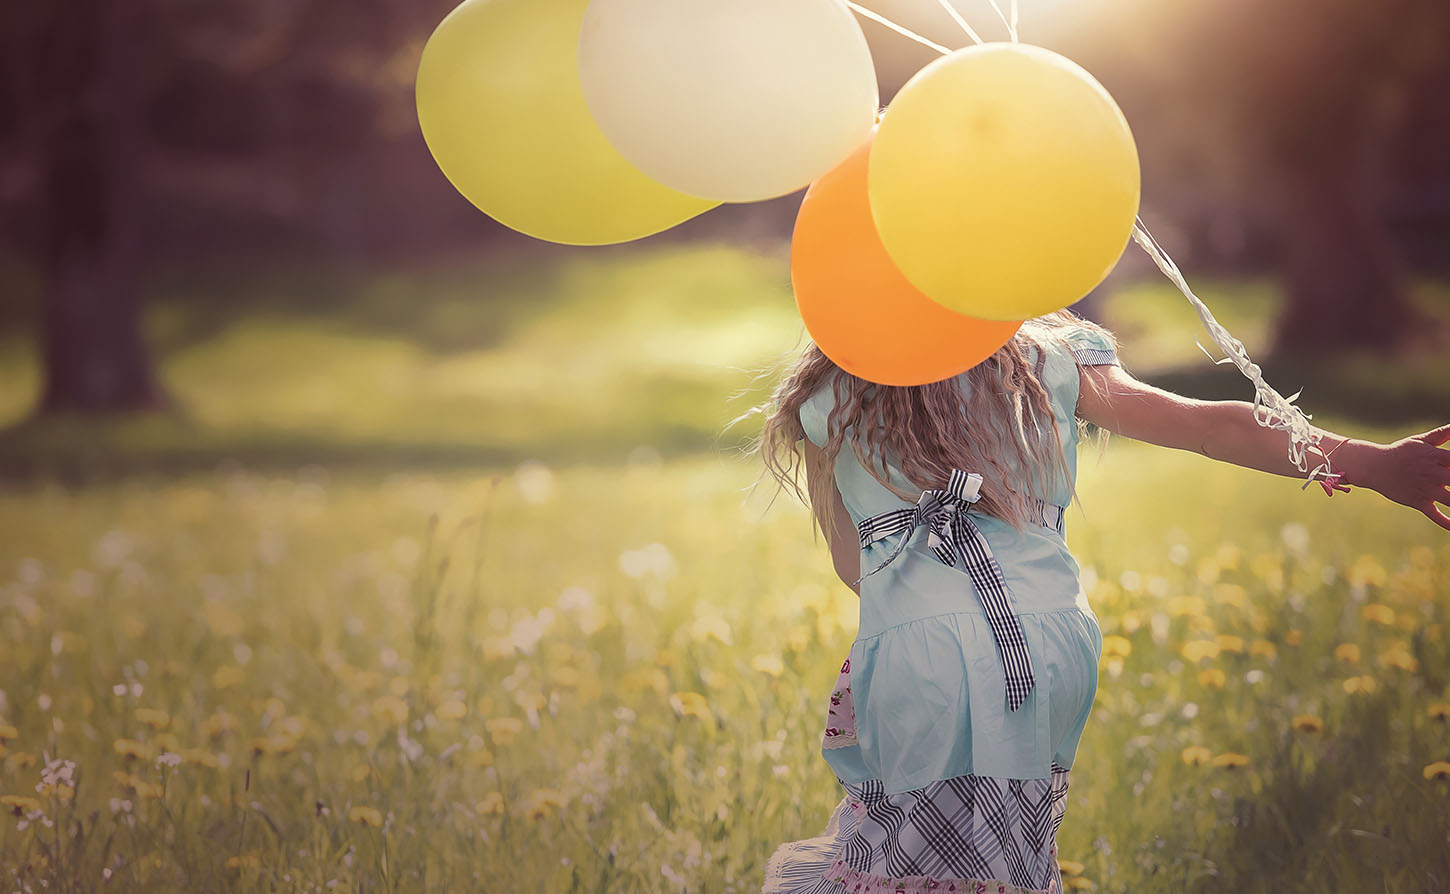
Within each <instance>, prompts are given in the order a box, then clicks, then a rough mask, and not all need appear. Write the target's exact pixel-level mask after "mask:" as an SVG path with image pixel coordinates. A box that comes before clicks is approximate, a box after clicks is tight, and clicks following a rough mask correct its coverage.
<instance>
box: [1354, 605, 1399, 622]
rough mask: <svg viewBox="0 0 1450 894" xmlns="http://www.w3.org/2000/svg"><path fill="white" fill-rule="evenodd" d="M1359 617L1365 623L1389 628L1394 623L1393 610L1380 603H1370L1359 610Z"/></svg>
mask: <svg viewBox="0 0 1450 894" xmlns="http://www.w3.org/2000/svg"><path fill="white" fill-rule="evenodd" d="M1359 616H1360V617H1361V618H1364V619H1365V620H1366V621H1373V622H1374V623H1376V624H1383V625H1384V626H1386V627H1389V626H1391V625H1393V624H1394V623H1395V610H1394V609H1392V608H1390V607H1389V606H1388V605H1385V604H1384V603H1382V602H1371V603H1370V604H1368V605H1366V606H1364V607H1363V608H1361V609H1360V610H1359Z"/></svg>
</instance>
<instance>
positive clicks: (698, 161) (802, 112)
mask: <svg viewBox="0 0 1450 894" xmlns="http://www.w3.org/2000/svg"><path fill="white" fill-rule="evenodd" d="M536 2H537V0H536ZM579 75H580V78H581V80H582V82H583V85H584V98H585V100H586V101H587V102H588V104H589V110H590V111H591V112H593V113H594V118H595V120H596V121H598V122H599V127H600V128H601V129H602V130H603V131H604V134H605V136H607V137H608V138H609V140H610V142H612V143H613V144H614V145H615V146H616V147H617V148H618V149H619V151H620V152H621V153H622V154H623V155H624V157H625V158H627V159H629V160H630V161H631V162H633V163H634V164H635V165H636V166H637V167H638V168H639V169H640V170H641V171H644V172H645V173H646V174H648V175H650V176H651V177H653V178H655V179H656V180H658V181H659V182H661V183H664V184H667V185H669V186H672V187H674V188H675V189H678V190H680V191H681V192H685V193H689V194H690V195H696V196H704V197H705V198H709V199H716V200H718V201H722V202H754V201H758V200H761V199H769V198H774V197H776V196H782V195H785V194H786V193H790V192H794V191H796V190H798V189H803V188H805V187H806V186H807V185H809V184H810V182H811V181H812V180H814V179H815V178H817V177H819V176H821V175H822V174H824V173H826V172H827V171H829V170H830V169H831V168H833V167H835V166H836V165H837V164H839V163H840V161H841V160H842V159H843V158H845V157H846V156H847V155H850V154H851V150H853V149H854V148H856V146H858V145H859V144H860V143H861V141H862V140H864V139H865V138H866V134H867V133H868V132H870V130H871V127H872V125H873V123H874V122H875V118H876V111H877V104H878V102H879V94H878V93H877V89H876V70H875V67H874V66H873V64H872V61H871V53H870V50H869V49H868V48H867V46H866V38H865V37H864V36H863V35H862V34H861V28H860V26H859V25H857V24H856V20H855V18H853V17H852V15H851V13H850V11H849V10H848V9H847V8H846V6H845V4H843V3H842V2H841V0H788V2H787V0H593V2H592V3H590V4H589V10H588V12H587V13H586V14H585V16H584V24H583V27H582V29H581V30H580V34H579Z"/></svg>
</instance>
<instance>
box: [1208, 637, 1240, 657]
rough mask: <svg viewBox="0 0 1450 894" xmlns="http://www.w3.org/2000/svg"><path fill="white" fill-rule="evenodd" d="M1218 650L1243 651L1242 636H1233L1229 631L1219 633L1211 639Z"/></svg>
mask: <svg viewBox="0 0 1450 894" xmlns="http://www.w3.org/2000/svg"><path fill="white" fill-rule="evenodd" d="M1213 642H1214V645H1216V646H1218V650H1219V651H1220V652H1235V653H1242V652H1243V651H1244V638H1243V637H1241V636H1234V635H1233V634H1231V633H1221V634H1219V635H1218V636H1217V637H1215V638H1214V640H1213Z"/></svg>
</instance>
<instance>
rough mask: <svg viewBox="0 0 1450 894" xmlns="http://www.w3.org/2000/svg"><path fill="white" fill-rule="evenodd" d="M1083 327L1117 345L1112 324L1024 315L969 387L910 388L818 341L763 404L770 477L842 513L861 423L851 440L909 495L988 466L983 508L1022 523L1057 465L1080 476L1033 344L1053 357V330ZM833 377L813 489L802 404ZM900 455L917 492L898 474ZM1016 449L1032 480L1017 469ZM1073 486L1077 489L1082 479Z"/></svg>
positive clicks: (874, 468)
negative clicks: (845, 470)
mask: <svg viewBox="0 0 1450 894" xmlns="http://www.w3.org/2000/svg"><path fill="white" fill-rule="evenodd" d="M1074 328H1075V329H1087V330H1090V331H1092V332H1095V333H1097V334H1099V335H1101V336H1102V337H1104V338H1105V339H1106V340H1107V342H1108V343H1109V344H1111V345H1113V346H1114V348H1115V349H1116V340H1115V339H1114V338H1113V335H1112V333H1110V332H1109V331H1108V330H1107V329H1105V328H1103V327H1102V326H1099V325H1097V324H1096V323H1093V322H1091V321H1089V320H1085V319H1083V318H1081V317H1079V316H1077V315H1076V314H1074V313H1072V312H1071V311H1068V310H1060V311H1057V312H1055V313H1051V314H1047V315H1045V316H1041V317H1034V318H1033V319H1030V320H1028V321H1026V322H1025V323H1023V325H1022V328H1021V329H1019V330H1018V332H1017V334H1015V335H1014V336H1013V337H1012V338H1011V340H1009V341H1008V342H1007V344H1005V345H1004V346H1003V347H1001V348H1000V349H998V350H997V352H996V353H994V354H992V355H991V356H990V357H988V358H987V359H986V360H984V361H982V362H981V363H979V364H977V365H976V366H974V367H972V368H971V369H970V370H968V371H967V372H966V373H964V375H965V377H966V381H967V387H966V388H965V389H963V388H962V387H961V386H960V385H959V384H958V382H957V381H956V380H955V379H946V380H943V381H940V382H933V383H931V384H929V385H913V386H908V387H897V386H889V385H877V384H875V383H873V382H869V381H867V380H865V379H861V378H858V377H856V376H854V375H851V374H850V373H848V372H846V371H845V370H843V369H841V368H840V367H838V366H837V365H836V364H835V363H833V362H832V361H831V360H830V358H828V357H826V355H825V354H824V353H822V352H821V350H820V349H819V348H818V347H816V346H815V344H814V343H808V344H807V345H806V347H805V350H804V351H803V352H802V353H801V354H800V356H799V357H798V358H797V359H796V361H795V363H794V365H793V366H792V367H791V368H790V369H789V371H788V372H787V373H786V375H785V376H784V378H783V379H782V380H781V382H780V384H779V385H778V386H777V387H776V389H775V391H774V393H773V394H772V396H771V398H770V400H769V401H768V402H767V403H766V405H765V406H763V407H760V408H758V409H757V412H759V413H761V414H763V415H765V417H766V419H765V424H764V428H763V430H762V431H761V434H760V437H759V439H758V441H757V442H756V443H755V446H754V452H758V453H759V454H760V457H761V459H762V460H763V461H764V463H765V472H763V473H762V477H763V475H764V474H766V473H768V474H770V475H771V476H772V477H774V478H775V480H776V481H777V482H778V483H779V484H780V486H781V487H783V488H789V489H790V490H791V491H793V492H794V493H795V495H796V496H797V497H798V498H800V499H801V500H803V501H806V502H808V503H809V505H810V506H811V507H813V508H814V509H815V513H814V514H815V516H816V520H817V522H818V523H819V522H820V520H821V519H822V518H830V517H831V515H830V512H829V510H828V509H827V508H826V507H829V506H830V505H831V488H832V487H833V480H832V470H833V469H834V468H835V462H836V457H837V455H838V454H839V453H840V450H841V448H842V446H844V444H845V443H846V431H847V430H848V429H849V430H851V431H852V432H853V434H854V436H853V437H852V438H851V439H850V446H851V450H852V451H853V452H854V453H855V455H856V458H857V460H859V461H860V463H861V465H862V467H863V468H865V469H866V470H867V471H869V472H870V473H871V475H872V476H873V477H875V478H876V480H877V481H880V482H881V483H882V485H884V486H885V487H886V488H887V489H889V490H890V491H891V492H892V493H894V494H896V495H897V496H899V497H901V498H902V499H903V500H906V501H908V502H912V503H914V502H916V500H917V498H918V497H919V496H920V493H921V491H922V490H927V489H930V488H937V487H942V486H944V485H945V484H946V481H947V479H948V477H949V476H950V474H951V470H952V469H962V470H964V471H968V472H979V473H981V475H982V477H983V479H984V480H983V482H982V497H981V500H980V501H979V502H978V503H977V504H976V505H977V508H979V509H980V510H981V511H983V512H985V513H987V514H988V515H993V516H996V517H998V518H1001V519H1003V520H1005V521H1008V522H1010V523H1011V524H1013V525H1014V526H1016V527H1018V528H1021V527H1022V526H1023V525H1024V524H1026V523H1027V521H1028V520H1029V519H1030V518H1031V517H1032V513H1033V511H1034V509H1035V506H1034V505H1033V502H1034V500H1037V499H1043V500H1046V499H1047V498H1048V494H1049V492H1050V488H1051V486H1052V483H1051V477H1052V472H1053V471H1054V470H1056V471H1058V472H1060V473H1061V480H1063V481H1065V482H1068V483H1069V485H1071V484H1072V479H1071V476H1070V475H1069V474H1068V471H1067V461H1066V457H1065V455H1064V452H1063V444H1064V441H1063V438H1062V433H1061V432H1060V431H1058V426H1057V417H1056V414H1055V413H1054V412H1053V410H1052V403H1051V401H1050V399H1049V396H1048V393H1047V388H1046V386H1045V385H1044V384H1043V382H1042V381H1041V380H1040V379H1039V377H1038V371H1037V370H1036V369H1034V365H1033V364H1031V363H1029V362H1028V360H1027V355H1026V352H1025V349H1026V347H1027V346H1028V345H1035V346H1037V348H1038V352H1039V357H1040V356H1043V349H1044V348H1045V346H1046V343H1047V342H1048V340H1057V341H1059V342H1062V343H1063V344H1066V343H1067V342H1066V339H1065V338H1064V333H1065V332H1066V331H1067V330H1069V329H1074ZM827 380H829V383H830V384H829V387H831V388H832V390H833V395H834V397H835V405H834V407H833V408H832V410H831V413H830V417H829V418H828V420H827V433H826V437H827V441H826V444H825V446H824V448H823V449H822V450H821V451H820V457H819V467H818V468H813V469H811V470H810V474H809V475H808V476H807V479H808V481H809V482H810V486H809V487H808V488H807V490H808V491H809V493H807V492H805V491H803V490H802V488H801V482H800V474H801V472H802V471H804V470H805V450H804V447H803V446H802V444H801V441H802V440H803V439H804V438H805V437H806V434H805V430H804V429H803V428H802V426H801V421H800V409H801V405H802V404H804V403H805V401H806V399H807V398H809V397H810V396H811V395H812V394H814V393H815V392H816V390H817V389H818V388H820V387H821V386H822V385H824V384H826V383H827ZM964 392H965V393H964ZM1078 424H1079V425H1080V426H1081V425H1085V424H1084V423H1081V421H1080V420H1079V422H1078ZM862 433H864V436H863V435H862ZM888 458H889V459H890V460H891V461H893V462H894V464H895V466H896V468H897V469H899V470H900V472H901V474H902V475H904V476H905V478H906V479H907V481H908V482H910V484H912V485H913V486H914V487H915V488H916V490H915V491H911V490H906V489H903V488H902V487H900V486H898V484H897V483H896V482H894V481H892V480H890V477H889V475H888V473H887V471H886V467H885V464H886V461H887V459H888ZM1010 460H1015V461H1016V468H1017V469H1021V470H1023V472H1024V473H1025V474H1026V477H1027V480H1025V481H1019V480H1015V476H1014V474H1013V472H1012V469H1013V466H1012V465H1011V463H1010ZM1072 491H1073V496H1074V497H1076V487H1075V486H1074V487H1072Z"/></svg>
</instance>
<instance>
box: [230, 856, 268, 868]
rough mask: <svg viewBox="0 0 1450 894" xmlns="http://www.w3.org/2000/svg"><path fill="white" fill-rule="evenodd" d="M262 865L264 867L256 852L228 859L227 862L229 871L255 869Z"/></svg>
mask: <svg viewBox="0 0 1450 894" xmlns="http://www.w3.org/2000/svg"><path fill="white" fill-rule="evenodd" d="M260 865H262V861H261V859H260V858H259V857H258V856H257V855H256V853H255V852H254V853H250V854H237V855H234V856H231V857H227V862H226V867H227V868H228V869H255V868H257V867H258V866H260Z"/></svg>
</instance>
